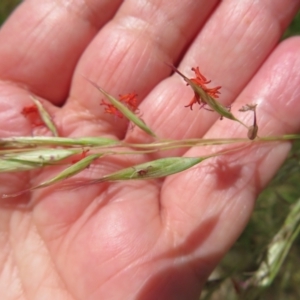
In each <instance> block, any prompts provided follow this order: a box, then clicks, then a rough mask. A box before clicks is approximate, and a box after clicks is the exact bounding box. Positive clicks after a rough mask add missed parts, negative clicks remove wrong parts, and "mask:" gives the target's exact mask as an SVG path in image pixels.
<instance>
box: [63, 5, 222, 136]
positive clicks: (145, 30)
mask: <svg viewBox="0 0 300 300" xmlns="http://www.w3.org/2000/svg"><path fill="white" fill-rule="evenodd" d="M216 3H217V1H209V2H207V1H193V0H189V1H179V0H176V1H172V3H171V2H170V1H167V0H163V1H156V0H152V1H135V0H128V1H125V2H124V5H123V6H122V7H121V9H120V10H119V11H118V14H117V15H116V16H115V18H114V19H113V20H112V22H110V23H109V24H108V25H107V26H106V27H105V28H103V30H101V32H100V33H99V35H98V36H97V37H96V38H95V39H94V40H93V42H92V43H91V45H90V46H89V48H88V49H87V51H86V52H85V53H84V55H83V57H82V59H81V61H80V63H79V66H78V68H77V70H76V76H75V78H74V82H73V85H72V89H71V98H70V101H69V103H68V105H67V107H66V114H67V113H68V112H69V111H70V110H72V109H73V110H75V111H76V113H78V114H80V113H81V112H82V113H85V112H86V111H89V112H90V113H91V115H92V116H94V119H95V120H98V123H97V124H98V126H99V128H97V130H98V132H99V131H101V130H102V131H105V132H110V133H112V134H117V135H118V136H119V137H121V136H122V135H123V134H124V131H125V128H126V127H124V123H122V122H119V121H120V120H117V121H118V122H116V119H115V118H114V117H112V116H111V115H105V113H104V109H103V107H100V106H99V104H100V100H101V97H102V95H100V94H99V91H98V90H96V89H95V88H94V87H93V86H92V85H91V84H90V83H89V82H87V81H86V80H85V79H84V78H83V76H82V75H84V76H85V77H87V78H89V79H90V80H92V81H94V82H96V83H98V84H99V85H100V86H101V87H102V88H104V89H105V90H106V91H108V92H109V93H110V94H112V95H114V96H116V97H117V96H118V95H119V94H126V93H128V92H136V93H137V94H138V98H139V99H140V100H141V99H143V97H144V96H145V95H146V94H147V93H148V92H149V91H150V90H151V89H152V88H153V87H154V86H155V85H156V84H157V83H158V82H159V81H160V80H161V79H162V78H164V77H165V76H166V75H167V74H168V73H169V70H168V69H167V68H166V67H165V65H164V64H163V61H164V60H166V59H169V58H170V57H171V59H172V60H176V59H178V57H179V56H180V55H181V54H182V51H183V50H184V49H185V48H186V47H187V46H188V45H189V43H190V42H191V40H192V39H193V37H194V36H195V34H196V33H197V32H198V31H199V30H200V28H201V26H202V24H203V23H204V21H205V19H206V18H207V17H208V15H209V13H210V12H211V11H212V9H213V7H214V6H215V5H216ZM82 118H85V117H84V116H82ZM99 119H103V120H104V121H105V122H102V124H100V125H99V123H100V122H99ZM77 121H78V120H77Z"/></svg>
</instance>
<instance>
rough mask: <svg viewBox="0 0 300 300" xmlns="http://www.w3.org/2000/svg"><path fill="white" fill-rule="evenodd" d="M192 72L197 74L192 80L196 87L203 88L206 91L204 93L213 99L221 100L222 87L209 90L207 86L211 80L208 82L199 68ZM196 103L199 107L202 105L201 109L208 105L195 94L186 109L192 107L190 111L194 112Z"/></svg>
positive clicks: (193, 69)
mask: <svg viewBox="0 0 300 300" xmlns="http://www.w3.org/2000/svg"><path fill="white" fill-rule="evenodd" d="M192 71H193V72H194V73H195V75H196V78H190V80H191V81H192V82H193V83H195V84H196V85H198V86H199V87H201V88H202V89H203V90H204V92H205V93H207V94H208V95H209V96H211V97H212V98H219V95H220V91H219V90H220V88H221V86H216V87H214V88H208V87H207V86H206V84H208V83H210V82H211V80H208V79H207V78H206V77H205V76H204V75H202V74H201V73H200V70H199V67H197V68H192ZM196 103H198V104H199V105H201V107H200V108H202V107H204V106H205V105H206V102H205V101H203V99H201V98H200V96H199V95H198V94H196V93H195V95H194V97H193V99H192V100H191V101H190V103H189V104H188V105H186V106H185V107H190V109H191V110H193V105H194V104H196Z"/></svg>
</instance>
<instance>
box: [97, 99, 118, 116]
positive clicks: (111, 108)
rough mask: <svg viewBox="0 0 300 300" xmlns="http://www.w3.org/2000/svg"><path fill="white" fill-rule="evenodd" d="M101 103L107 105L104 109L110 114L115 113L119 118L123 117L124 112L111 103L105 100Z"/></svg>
mask: <svg viewBox="0 0 300 300" xmlns="http://www.w3.org/2000/svg"><path fill="white" fill-rule="evenodd" d="M100 105H104V106H106V107H105V109H104V111H105V112H106V113H108V114H111V115H115V116H117V117H118V118H123V114H122V113H121V112H120V111H119V110H118V109H117V108H116V107H115V106H114V105H112V104H111V103H107V102H105V101H104V100H102V102H101V103H100Z"/></svg>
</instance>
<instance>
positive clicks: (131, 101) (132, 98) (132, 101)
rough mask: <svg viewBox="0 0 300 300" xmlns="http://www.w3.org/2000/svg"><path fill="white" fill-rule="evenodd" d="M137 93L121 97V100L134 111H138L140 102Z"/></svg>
mask: <svg viewBox="0 0 300 300" xmlns="http://www.w3.org/2000/svg"><path fill="white" fill-rule="evenodd" d="M136 97H137V94H136V93H128V94H124V95H119V100H120V101H121V102H123V103H125V104H127V105H128V106H129V108H130V109H131V110H132V111H135V110H136V109H137V105H138V101H137V98H136Z"/></svg>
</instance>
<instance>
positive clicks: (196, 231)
mask: <svg viewBox="0 0 300 300" xmlns="http://www.w3.org/2000/svg"><path fill="white" fill-rule="evenodd" d="M33 2H34V1H32V2H30V1H28V2H27V3H24V4H23V5H22V6H23V7H21V8H20V9H19V11H17V12H16V14H15V15H14V16H13V17H12V18H11V20H10V21H9V22H8V23H7V25H6V27H4V28H3V29H2V31H1V35H0V40H1V41H4V40H5V41H6V43H5V44H6V45H8V46H5V47H2V49H0V60H1V62H2V63H1V64H0V66H1V67H0V70H1V72H0V73H1V74H3V75H2V78H3V81H2V83H1V102H2V108H3V111H6V112H7V111H8V112H9V113H8V114H6V115H1V128H2V129H1V136H2V137H3V136H11V135H30V134H31V128H30V124H28V122H27V120H26V119H25V118H24V117H23V116H22V115H21V114H20V111H21V110H22V107H24V106H25V105H28V103H30V99H29V97H28V94H30V92H29V91H28V90H27V88H23V86H22V85H14V84H12V83H11V82H13V81H15V82H17V83H23V84H26V86H27V87H28V88H29V89H30V90H32V91H34V92H35V93H36V94H37V95H38V96H41V97H44V98H45V99H48V100H49V109H50V111H52V113H53V114H54V118H55V122H56V123H57V125H58V127H59V129H60V132H61V133H62V134H63V135H64V136H101V135H107V136H113V137H117V138H120V139H123V138H124V137H125V138H126V139H127V140H128V141H139V142H143V141H145V136H144V135H143V134H141V132H140V131H139V130H137V129H134V130H128V131H127V132H126V124H125V122H123V120H115V119H114V118H111V116H107V115H105V114H104V112H103V109H102V108H101V107H100V106H99V103H100V95H99V93H98V91H97V90H95V89H93V88H92V87H91V86H90V85H89V83H88V82H87V81H85V80H84V79H83V77H82V75H84V76H86V77H88V78H90V79H91V80H93V81H95V82H97V83H99V84H100V85H101V86H103V87H105V89H106V90H107V91H109V92H110V93H112V94H119V93H123V92H130V91H133V90H135V91H136V92H137V93H138V94H139V96H140V99H143V97H144V99H143V102H142V103H141V105H140V109H141V111H142V112H143V113H144V114H143V118H144V119H145V121H146V122H147V124H149V125H150V126H151V128H152V129H153V130H154V131H155V132H156V133H157V134H158V135H159V136H162V137H167V138H174V139H175V138H176V139H178V138H190V137H201V136H204V135H205V137H214V138H218V137H224V136H228V137H230V136H234V135H235V136H236V135H241V134H243V135H244V132H243V133H242V130H243V129H241V128H239V127H238V126H237V127H236V128H237V129H232V126H233V125H232V123H228V122H229V121H227V120H223V121H222V123H220V121H218V122H217V123H215V124H214V122H215V121H216V119H217V118H218V116H217V115H215V114H213V113H209V112H205V111H204V112H203V111H201V112H200V113H199V112H198V111H197V110H195V111H193V112H190V111H189V110H188V109H184V108H183V106H184V105H186V104H187V102H188V100H189V98H188V97H190V96H191V95H190V94H189V90H188V89H186V88H185V87H184V85H183V84H181V83H180V80H179V79H178V77H177V76H173V77H171V78H168V79H166V80H164V81H162V80H163V79H164V78H165V77H166V76H167V74H168V72H169V70H168V69H167V67H166V66H165V65H164V64H163V63H161V61H160V59H158V57H166V58H167V59H168V60H169V59H171V60H176V59H178V57H179V56H180V55H183V49H186V48H187V47H189V49H188V51H187V52H186V53H185V57H184V59H183V62H182V65H183V66H189V67H190V66H192V65H194V64H195V63H194V61H196V62H197V64H199V65H200V67H202V66H203V68H204V69H205V70H208V71H209V72H211V74H213V75H214V76H216V77H217V78H214V80H215V81H216V82H219V83H221V84H223V85H224V86H223V91H224V97H223V98H222V99H224V103H225V102H226V101H227V103H226V104H229V103H231V102H233V100H235V99H236V100H235V103H236V105H237V108H239V107H241V106H242V105H243V104H244V103H247V102H248V100H249V99H250V101H260V103H259V107H260V109H261V112H263V114H264V118H262V119H261V123H260V124H259V125H260V130H261V131H262V132H263V134H270V133H272V134H280V133H283V132H286V131H288V132H293V131H296V130H297V129H298V127H299V121H298V118H297V116H298V115H299V111H298V110H297V109H298V107H299V105H298V107H297V105H296V98H297V97H296V96H297V93H298V94H299V92H300V89H299V86H298V82H297V76H296V70H297V69H299V65H300V60H299V58H298V56H297V53H298V51H299V47H300V41H299V39H294V40H290V41H287V42H285V43H284V44H282V45H281V46H279V47H278V48H276V49H275V50H274V51H273V53H272V55H270V57H269V58H268V60H267V62H265V63H264V64H263V61H264V60H265V59H266V57H267V55H268V54H269V52H270V50H271V49H272V47H274V44H275V43H276V40H277V39H278V38H279V37H280V34H281V32H270V35H269V36H268V38H265V37H264V39H263V41H261V36H260V35H259V34H257V35H254V33H257V28H260V30H261V31H262V32H264V31H266V30H267V29H268V26H269V24H272V22H274V20H273V19H272V17H270V16H268V15H267V12H268V10H267V9H266V11H265V12H264V14H265V15H264V16H265V19H264V20H261V19H259V20H258V19H255V18H254V20H253V21H252V23H251V24H252V27H251V28H250V27H249V30H248V29H247V30H245V28H247V26H248V25H249V24H248V23H247V22H250V21H249V20H248V19H247V17H245V18H244V19H243V17H244V16H245V15H247V14H248V13H249V14H250V15H252V14H255V12H256V11H257V10H259V8H260V5H261V4H257V6H256V5H253V6H251V7H250V6H249V5H248V4H239V5H241V6H240V8H241V10H240V12H239V13H238V12H235V13H232V14H231V12H232V11H233V7H231V6H232V5H233V4H230V3H222V4H220V6H219V7H218V8H217V10H216V12H215V14H213V15H212V16H211V18H210V20H209V21H208V22H207V24H206V27H204V29H203V30H202V32H201V34H199V35H198V36H197V38H195V39H194V40H193V41H192V39H193V38H194V37H195V35H196V34H198V33H199V31H200V29H201V28H202V26H203V22H204V21H203V20H204V19H205V18H207V16H208V15H209V13H210V12H211V10H212V7H208V6H207V5H206V6H205V8H204V9H203V4H202V5H201V3H200V2H201V1H198V2H199V3H198V2H197V1H196V3H195V2H193V1H190V2H189V1H188V4H187V3H181V1H178V3H177V4H176V5H175V6H174V7H169V5H168V4H167V3H168V1H162V2H161V3H159V4H155V5H157V6H155V5H154V4H153V3H154V2H153V3H152V4H151V5H150V4H148V6H147V5H146V6H145V7H142V6H139V5H142V4H138V5H136V4H134V3H131V2H132V1H126V2H125V3H124V4H123V5H122V6H121V7H120V8H119V11H118V13H117V15H116V16H115V17H114V19H113V21H111V22H110V23H108V24H107V25H106V27H103V28H102V29H101V30H100V31H99V33H97V36H96V31H97V30H98V29H99V28H101V27H102V26H103V25H104V24H105V23H106V22H107V21H108V19H109V18H111V15H112V14H113V13H114V12H115V11H116V10H117V8H118V6H119V3H120V1H109V3H105V2H102V3H97V1H91V3H92V4H91V6H90V7H93V6H94V7H93V10H91V11H89V10H88V8H86V7H85V9H84V10H81V8H80V7H77V6H76V5H71V6H67V7H64V6H57V7H56V5H57V4H56V2H55V3H51V2H50V3H51V4H49V7H47V6H44V7H43V6H41V5H40V4H33ZM98 2H99V1H98ZM275 2H276V5H275V7H276V8H278V11H279V8H280V7H281V5H284V4H285V5H286V2H292V1H279V0H278V1H275ZM149 3H150V2H149ZM211 5H212V4H211ZM273 5H274V3H273ZM290 5H291V4H290ZM52 6H53V7H52ZM294 6H295V7H294V8H295V9H294V11H296V8H297V7H296V5H295V4H294ZM53 8H55V9H56V10H54V12H53ZM270 9H271V8H270ZM32 10H33V12H36V14H33V15H34V17H33V20H31V22H30V23H29V24H26V22H27V21H25V20H27V16H28V13H29V11H30V14H31V15H32ZM43 10H45V11H46V12H48V11H49V12H50V11H52V12H51V13H50V16H51V14H53V16H56V18H55V22H54V23H52V22H53V20H52V19H51V17H50V16H48V17H46V18H45V19H43V21H42V23H41V25H40V28H41V29H40V30H41V33H40V35H36V34H31V33H35V29H34V28H35V26H36V24H38V23H39V22H40V20H41V19H42V16H41V11H43ZM103 10H105V11H107V14H106V15H101V16H100V17H99V18H95V15H97V12H98V13H100V12H101V11H103ZM92 11H94V13H95V14H94V13H92ZM199 11H201V15H200V16H199ZM196 17H197V18H196ZM291 17H292V11H291V13H290V15H285V16H282V20H283V21H282V22H283V23H284V24H286V23H288V22H289V20H290V18H291ZM195 18H196V19H197V21H195V20H196V19H195ZM227 18H231V19H230V20H232V23H230V22H229V23H230V24H226V26H225V29H224V30H223V29H222V26H224V24H225V23H224V22H225V20H226V19H227ZM87 20H88V21H89V22H90V23H87ZM166 20H169V22H171V24H172V26H168V27H167V28H166V26H165V24H166V22H167V21H166ZM170 20H171V21H170ZM241 20H243V22H242V23H239V22H240V21H241ZM247 20H248V21H247ZM64 22H69V23H70V27H68V28H64V27H61V24H63V23H64ZM222 22H223V23H222ZM148 23H149V24H152V25H149V24H148ZM237 23H239V24H240V26H241V27H242V28H239V29H237V30H236V31H234V30H233V29H235V26H236V24H237ZM24 24H25V25H26V26H25V25H24ZM87 24H88V25H87ZM91 24H93V26H92V25H91ZM222 24H223V25H222ZM22 26H24V28H25V30H24V31H25V33H26V34H27V35H26V39H24V36H23V35H22V34H23V33H22V32H21V31H20V32H19V31H18V30H16V29H18V28H21V27H22ZM72 26H73V27H72ZM220 26H221V28H220ZM16 27H17V28H16ZM71 27H72V28H74V32H70V28H71ZM95 27H96V28H97V30H95ZM13 30H15V32H16V35H11V34H10V33H11V32H12V31H13ZM26 30H27V32H26ZM72 30H73V29H72ZM43 32H44V34H45V33H47V39H46V41H45V40H44V36H43ZM182 32H184V33H185V34H184V35H183V34H182ZM244 32H245V36H243V35H241V33H244ZM157 36H159V37H161V38H157ZM229 37H230V41H229V42H228V43H227V39H228V38H229ZM92 38H94V40H92ZM251 38H252V39H251ZM22 39H23V40H24V45H22V47H21V49H20V50H19V52H17V51H16V53H14V55H13V54H12V53H11V52H10V51H11V48H9V47H12V46H11V45H16V44H17V43H19V42H20V40H21V41H22ZM66 39H68V42H66ZM36 41H38V42H36ZM50 41H51V43H50ZM236 41H238V43H237V42H236ZM35 42H36V43H35ZM233 42H234V45H233V44H232V43H233ZM249 43H250V45H249ZM257 44H259V46H258V47H256V45H257ZM32 45H33V46H32ZM236 45H237V46H236ZM26 46H27V47H29V46H32V49H30V51H28V49H27V48H26ZM235 46H236V47H235ZM251 47H252V48H251ZM255 47H256V48H257V49H256V48H255ZM85 48H86V49H85ZM233 50H234V51H233ZM45 51H47V52H46V53H47V54H48V56H47V55H46V56H47V57H46V58H45V57H44V56H42V55H41V54H42V53H45ZM229 52H230V54H228V53H229ZM82 53H83V55H82V56H81V54H82ZM258 54H259V55H258ZM33 56H34V57H33ZM80 56H81V57H80ZM36 57H39V59H37V60H36V59H35V58H36ZM49 57H53V61H50V62H49ZM79 58H80V59H79ZM283 58H285V64H282V59H283ZM62 66H63V72H62ZM295 66H298V68H297V67H295ZM75 67H76V69H75ZM242 67H243V70H244V71H243V72H242V74H241V72H240V69H241V68H242ZM74 69H75V71H74ZM258 69H259V71H257V70H258ZM45 70H46V72H45ZM58 70H60V71H58ZM229 70H230V71H232V76H231V78H228V76H227V73H228V71H229ZM256 71H257V72H256ZM255 72H256V74H255ZM274 73H276V76H277V77H276V76H273V75H274ZM254 75H255V76H254ZM253 76H254V78H253V80H252V81H251V82H250V79H251V78H252V77H253ZM275 77H276V78H275ZM71 78H72V85H71V88H70V91H68V84H69V82H70V80H71ZM287 79H289V80H290V81H289V85H290V88H289V89H284V87H285V84H286V80H287ZM159 82H160V84H159V85H158V83H159ZM155 85H157V86H156V87H155V89H154V86H155ZM243 88H244V90H243V92H242V94H241V95H239V94H240V93H241V90H242V89H243ZM152 89H153V90H152ZM151 90H152V91H151ZM266 90H267V91H266ZM150 91H151V93H150ZM67 93H68V94H69V97H68V100H67V101H66V103H65V105H64V106H63V107H62V108H57V107H54V106H51V107H50V102H52V103H56V104H57V103H59V104H62V99H64V97H65V95H66V94H67ZM148 93H149V94H148ZM147 94H148V95H147ZM279 94H280V95H281V98H280V99H279V100H278V97H277V95H279ZM146 95H147V97H146ZM222 95H223V94H222ZM253 99H254V100H253ZM281 99H282V100H281ZM285 99H289V101H288V102H287V101H286V100H285ZM275 103H276V109H274V106H275ZM278 107H280V110H278ZM198 114H200V116H201V117H199V116H198ZM197 116H198V117H197ZM286 116H289V117H288V119H287V118H286ZM12 118H13V119H14V122H10V121H9V120H11V119H12ZM278 119H281V120H286V119H287V120H288V121H286V122H285V123H283V125H282V123H280V124H279V123H278ZM174 127H176V130H175V131H174ZM233 130H236V131H233ZM239 130H240V131H239ZM270 147H272V148H273V151H270ZM288 148H289V145H286V144H281V145H277V146H276V147H274V146H269V145H268V146H264V147H260V148H255V147H253V148H249V149H245V150H243V151H242V153H235V154H232V155H228V156H225V157H221V158H219V159H216V160H214V161H213V162H207V163H205V164H203V166H200V167H197V168H194V169H191V170H189V171H187V172H184V173H181V174H178V175H174V176H172V177H170V178H167V179H165V180H159V181H147V182H146V181H145V182H144V181H135V182H118V183H112V184H108V183H106V184H101V185H92V186H88V187H85V188H82V189H76V190H56V189H55V187H53V188H52V187H51V188H47V189H44V190H39V191H37V192H34V193H32V195H31V199H28V198H27V197H28V196H27V195H26V196H23V197H20V198H23V199H17V200H10V202H9V205H7V203H4V204H3V206H2V208H1V218H0V220H1V228H2V232H1V248H2V249H4V250H3V251H2V253H1V255H2V257H1V263H2V269H3V272H2V275H1V277H0V279H1V281H0V290H5V291H6V293H7V294H6V295H7V298H9V296H8V295H10V296H11V295H13V296H14V297H24V298H28V299H31V298H42V297H46V298H47V295H51V296H49V298H50V297H51V299H73V298H74V299H121V298H122V299H143V300H144V299H175V298H176V299H196V298H197V295H198V294H199V291H200V288H201V286H202V285H203V283H204V281H205V280H206V278H207V276H208V275H209V273H210V272H211V270H212V269H213V268H214V267H215V265H216V264H217V263H218V261H219V260H220V258H221V257H222V256H223V255H224V253H226V251H227V250H228V248H229V247H230V246H231V245H232V243H233V242H234V240H235V239H236V238H237V237H238V235H239V234H240V232H241V231H242V229H243V227H244V226H245V224H246V222H247V220H248V218H249V216H250V214H251V211H252V208H253V205H254V201H255V197H256V194H257V193H258V192H259V191H260V189H261V188H262V187H263V186H264V185H265V184H266V183H267V181H268V180H269V179H270V178H271V176H272V175H273V174H274V172H275V171H276V168H278V166H279V165H280V163H281V162H282V161H283V159H284V157H285V155H286V153H287V151H288ZM185 151H186V150H184V149H179V150H174V151H172V152H170V153H168V154H170V155H187V156H196V155H201V154H202V153H207V152H208V153H209V150H199V149H190V150H188V151H187V152H185ZM204 151H206V152H204ZM168 154H166V153H163V154H161V153H160V154H155V155H152V156H151V159H155V158H158V157H160V155H168ZM147 159H148V160H149V157H148V158H147V157H142V158H140V157H139V158H134V159H131V161H130V162H128V161H127V160H117V159H114V160H111V161H109V162H107V163H105V164H103V165H102V166H101V169H100V171H99V170H98V171H97V170H96V171H95V172H100V173H101V174H106V173H108V172H111V171H112V170H115V169H118V168H120V167H124V166H127V165H128V164H129V165H130V164H135V163H139V162H141V161H145V160H147ZM90 171H91V170H87V171H86V172H87V173H88V172H90ZM51 175H53V172H52V171H47V170H45V171H43V172H41V173H39V174H38V176H37V175H35V177H34V180H36V181H37V182H40V181H41V180H42V179H45V178H49V176H51ZM26 176H27V175H24V174H22V175H18V174H9V175H5V176H4V175H1V179H2V181H1V182H2V185H1V189H0V191H1V192H2V193H5V192H8V190H9V189H16V190H19V189H22V188H23V187H24V184H27V183H28V181H29V178H27V177H26ZM8 179H9V182H8ZM10 191H11V190H10ZM28 200H30V201H31V202H32V203H34V205H33V207H32V208H31V209H20V208H19V201H28ZM7 286H8V288H7ZM4 287H5V288H4ZM44 295H46V296H44ZM11 297H12V296H11Z"/></svg>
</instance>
